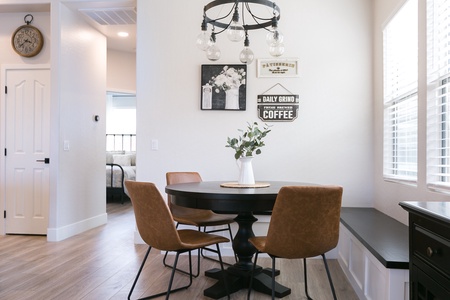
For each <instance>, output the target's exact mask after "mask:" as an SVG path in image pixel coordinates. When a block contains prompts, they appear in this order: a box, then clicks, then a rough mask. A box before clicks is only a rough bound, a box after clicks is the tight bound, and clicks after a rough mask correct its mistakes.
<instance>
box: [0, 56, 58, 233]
mask: <svg viewBox="0 0 450 300" xmlns="http://www.w3.org/2000/svg"><path fill="white" fill-rule="evenodd" d="M27 69H28V70H30V69H31V70H50V64H36V65H27V64H4V65H1V68H0V86H1V88H0V170H1V171H0V191H1V192H0V218H2V220H3V221H0V235H5V222H6V220H5V218H4V217H3V212H4V211H5V206H6V203H5V201H6V199H5V191H6V189H5V182H6V170H5V155H4V149H5V148H6V112H5V110H6V105H5V99H6V95H5V86H6V72H7V71H8V70H27Z"/></svg>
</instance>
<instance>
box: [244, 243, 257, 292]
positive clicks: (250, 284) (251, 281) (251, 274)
mask: <svg viewBox="0 0 450 300" xmlns="http://www.w3.org/2000/svg"><path fill="white" fill-rule="evenodd" d="M258 254H259V252H258V251H256V253H255V262H254V263H253V268H252V272H251V273H250V283H249V285H248V293H247V300H250V294H251V293H252V286H253V274H254V273H255V268H256V262H257V261H258Z"/></svg>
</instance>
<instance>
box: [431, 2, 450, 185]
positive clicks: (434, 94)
mask: <svg viewBox="0 0 450 300" xmlns="http://www.w3.org/2000/svg"><path fill="white" fill-rule="evenodd" d="M449 35H450V1H448V0H428V1H427V106H428V108H427V184H428V186H429V187H431V188H434V189H438V190H450V90H449V89H450V63H449V59H450V53H449V51H450V46H449V44H450V38H449Z"/></svg>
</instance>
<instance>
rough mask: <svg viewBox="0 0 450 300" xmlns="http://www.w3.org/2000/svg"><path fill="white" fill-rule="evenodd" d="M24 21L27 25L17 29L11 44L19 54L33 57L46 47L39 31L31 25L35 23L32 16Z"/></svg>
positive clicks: (27, 16)
mask: <svg viewBox="0 0 450 300" xmlns="http://www.w3.org/2000/svg"><path fill="white" fill-rule="evenodd" d="M29 17H31V19H29ZM27 18H28V19H27ZM24 20H25V23H26V25H22V26H20V27H19V28H17V29H16V31H15V32H14V33H13V35H12V37H11V44H12V47H13V49H14V51H16V52H17V54H19V55H21V56H24V57H33V56H35V55H37V54H38V53H39V52H41V50H42V46H43V45H44V37H43V35H42V33H41V32H40V31H39V29H37V28H36V27H34V26H32V25H30V23H31V22H32V21H33V16H32V15H30V14H28V15H26V16H25V18H24Z"/></svg>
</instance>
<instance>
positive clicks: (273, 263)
mask: <svg viewBox="0 0 450 300" xmlns="http://www.w3.org/2000/svg"><path fill="white" fill-rule="evenodd" d="M272 300H275V256H272Z"/></svg>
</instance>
